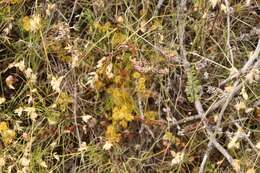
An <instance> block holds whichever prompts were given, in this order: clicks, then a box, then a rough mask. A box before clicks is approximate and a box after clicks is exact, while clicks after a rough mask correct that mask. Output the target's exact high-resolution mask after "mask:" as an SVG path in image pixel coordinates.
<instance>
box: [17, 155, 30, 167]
mask: <svg viewBox="0 0 260 173" xmlns="http://www.w3.org/2000/svg"><path fill="white" fill-rule="evenodd" d="M19 162H20V164H21V165H22V166H24V167H28V166H29V165H30V160H29V159H27V158H26V157H22V158H21V159H20V161H19Z"/></svg>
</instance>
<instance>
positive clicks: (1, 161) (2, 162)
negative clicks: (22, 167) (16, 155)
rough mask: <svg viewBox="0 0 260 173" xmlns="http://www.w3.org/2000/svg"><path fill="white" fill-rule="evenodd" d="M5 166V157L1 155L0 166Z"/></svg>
mask: <svg viewBox="0 0 260 173" xmlns="http://www.w3.org/2000/svg"><path fill="white" fill-rule="evenodd" d="M3 166H5V158H3V157H1V158H0V168H1V167H3Z"/></svg>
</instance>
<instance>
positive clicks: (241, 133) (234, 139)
mask: <svg viewBox="0 0 260 173" xmlns="http://www.w3.org/2000/svg"><path fill="white" fill-rule="evenodd" d="M244 135H245V134H244V131H243V129H242V128H239V129H237V131H236V133H235V134H234V136H233V137H232V138H231V139H230V142H229V143H228V146H227V147H228V149H233V148H234V149H239V148H240V143H239V140H240V139H241V138H243V136H244Z"/></svg>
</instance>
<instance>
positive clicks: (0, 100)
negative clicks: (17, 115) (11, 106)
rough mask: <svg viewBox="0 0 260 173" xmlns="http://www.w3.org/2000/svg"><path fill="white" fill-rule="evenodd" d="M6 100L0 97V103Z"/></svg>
mask: <svg viewBox="0 0 260 173" xmlns="http://www.w3.org/2000/svg"><path fill="white" fill-rule="evenodd" d="M5 101H6V99H5V98H4V97H0V105H1V104H3V103H4V102H5Z"/></svg>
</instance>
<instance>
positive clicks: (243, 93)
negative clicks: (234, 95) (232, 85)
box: [240, 86, 248, 100]
mask: <svg viewBox="0 0 260 173" xmlns="http://www.w3.org/2000/svg"><path fill="white" fill-rule="evenodd" d="M240 95H242V97H243V98H244V99H245V100H248V94H247V92H246V88H245V86H244V87H243V88H242V90H241V93H240Z"/></svg>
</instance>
